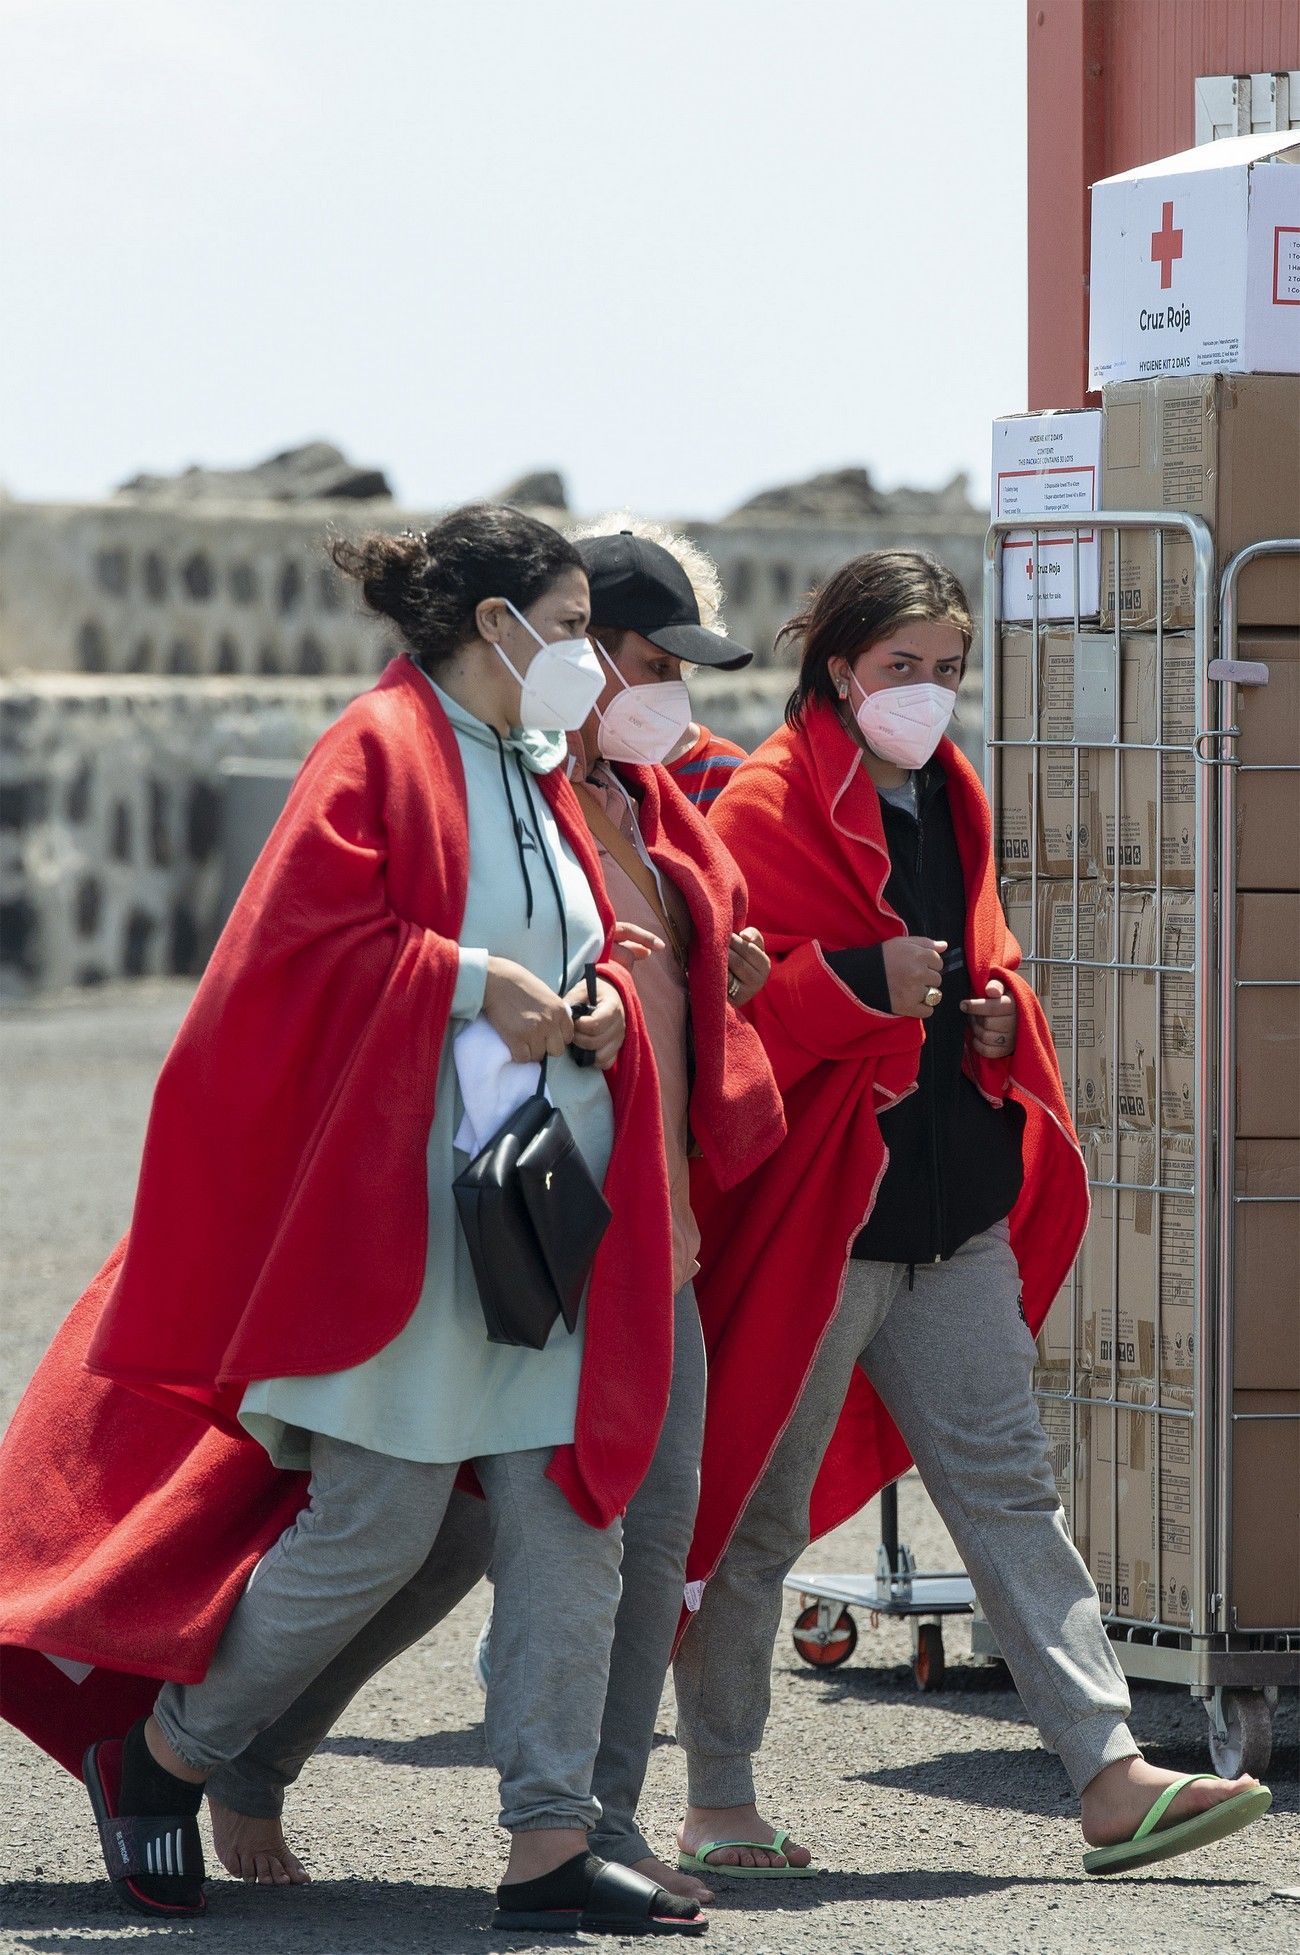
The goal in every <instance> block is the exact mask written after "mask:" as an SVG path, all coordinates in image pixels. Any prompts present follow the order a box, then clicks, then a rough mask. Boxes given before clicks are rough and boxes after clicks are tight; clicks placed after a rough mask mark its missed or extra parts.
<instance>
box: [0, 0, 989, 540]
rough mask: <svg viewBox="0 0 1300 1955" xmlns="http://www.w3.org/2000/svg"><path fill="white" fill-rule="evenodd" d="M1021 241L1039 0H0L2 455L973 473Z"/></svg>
mask: <svg viewBox="0 0 1300 1955" xmlns="http://www.w3.org/2000/svg"><path fill="white" fill-rule="evenodd" d="M1025 239H1026V224H1025V8H1024V4H1023V0H925V3H924V4H913V0H0V486H2V487H3V488H4V489H6V490H7V491H8V492H9V493H10V494H13V495H17V496H23V497H31V498H52V499H63V498H72V499H77V498H87V497H98V496H100V495H102V494H104V493H105V492H106V491H107V490H108V489H109V488H111V487H112V486H113V485H114V484H115V483H118V482H120V481H121V480H123V479H124V478H125V477H127V476H129V475H132V474H134V473H136V472H137V471H138V470H141V469H148V470H150V471H158V472H170V471H173V470H176V469H179V468H182V467H184V466H185V465H186V464H187V463H190V462H194V461H201V462H207V463H211V464H213V465H219V466H237V465H241V464H244V463H247V462H249V461H252V460H255V459H257V458H260V457H261V456H263V455H265V454H268V453H270V452H272V451H273V450H276V449H279V448H284V447H288V446H290V445H292V444H294V443H296V442H299V441H304V440H309V439H314V438H326V439H330V440H333V441H336V442H337V443H338V444H339V445H340V446H341V447H342V448H343V449H344V450H345V451H346V452H347V453H348V454H349V456H351V457H352V458H353V459H354V460H356V461H359V462H363V463H367V464H378V465H380V466H382V467H384V468H385V469H386V470H387V471H388V474H389V479H390V481H391V482H392V483H393V486H394V488H395V489H396V491H397V493H398V494H399V496H400V497H401V498H402V499H403V500H404V501H406V502H409V503H412V504H417V505H419V504H424V505H429V506H437V505H442V504H447V503H451V502H456V501H462V500H465V499H467V498H469V497H471V496H476V495H482V494H487V493H490V492H491V491H492V490H493V489H495V488H499V487H501V486H502V485H503V484H504V483H505V482H506V481H507V480H508V479H510V478H511V477H513V476H515V475H517V474H519V473H520V472H522V471H523V470H524V469H526V468H535V467H543V466H558V467H560V468H561V469H562V470H563V471H564V473H565V474H566V476H567V478H568V481H569V486H570V494H571V498H572V500H573V502H574V504H575V506H576V507H578V508H580V509H582V510H584V511H587V512H591V513H596V512H598V511H602V510H605V509H608V508H610V507H612V506H619V507H631V508H634V509H639V510H642V511H645V512H648V513H672V514H678V515H693V516H699V517H711V516H717V515H721V514H723V513H724V512H725V511H727V510H728V509H731V508H733V507H734V506H735V505H736V504H737V503H738V502H740V501H742V500H743V499H744V498H745V497H746V496H748V495H751V494H753V493H754V492H755V491H757V490H759V489H762V488H766V487H770V486H773V485H774V484H778V483H781V482H786V481H792V480H796V479H798V478H801V477H803V476H807V475H810V474H812V473H814V472H815V471H817V470H819V469H826V468H838V467H844V466H849V465H856V464H866V466H867V467H869V468H870V469H871V471H872V473H873V475H874V476H875V477H876V479H877V480H878V481H880V482H882V483H884V484H886V485H889V486H893V485H896V484H898V483H900V482H909V483H915V484H918V485H926V486H928V485H934V484H937V483H939V482H942V481H944V480H946V479H947V478H948V477H950V476H951V475H952V474H953V473H954V472H955V471H956V470H957V469H959V468H964V469H967V470H969V471H970V473H971V474H972V476H973V478H974V485H975V489H976V492H977V494H978V495H979V496H980V497H983V496H984V495H986V494H987V481H988V452H989V422H990V420H991V419H992V417H993V416H994V415H995V414H1000V413H1009V412H1014V411H1016V410H1017V409H1020V408H1023V406H1024V404H1025Z"/></svg>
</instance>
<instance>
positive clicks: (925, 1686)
mask: <svg viewBox="0 0 1300 1955" xmlns="http://www.w3.org/2000/svg"><path fill="white" fill-rule="evenodd" d="M943 1671H944V1661H943V1624H942V1623H939V1622H920V1623H918V1624H917V1626H916V1654H915V1656H914V1657H913V1659H912V1675H913V1676H914V1677H915V1679H916V1687H917V1689H918V1690H942V1689H943Z"/></svg>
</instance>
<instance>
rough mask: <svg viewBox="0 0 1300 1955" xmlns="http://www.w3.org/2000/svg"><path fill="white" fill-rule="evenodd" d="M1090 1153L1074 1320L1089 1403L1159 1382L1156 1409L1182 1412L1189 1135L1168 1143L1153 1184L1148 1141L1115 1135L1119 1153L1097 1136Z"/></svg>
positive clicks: (1187, 1385)
mask: <svg viewBox="0 0 1300 1955" xmlns="http://www.w3.org/2000/svg"><path fill="white" fill-rule="evenodd" d="M1086 1154H1087V1158H1088V1161H1089V1175H1090V1177H1091V1178H1092V1179H1093V1180H1094V1186H1093V1193H1092V1214H1091V1216H1090V1217H1089V1221H1088V1229H1087V1234H1086V1235H1085V1237H1084V1241H1083V1247H1082V1249H1081V1250H1080V1252H1079V1270H1080V1288H1081V1292H1082V1294H1081V1300H1080V1311H1081V1317H1082V1337H1081V1343H1082V1349H1083V1353H1084V1366H1085V1368H1086V1370H1087V1371H1088V1372H1089V1373H1090V1374H1091V1377H1092V1381H1093V1383H1092V1386H1091V1390H1092V1393H1093V1396H1094V1397H1096V1396H1104V1395H1107V1394H1109V1392H1110V1391H1111V1389H1112V1387H1113V1386H1115V1385H1118V1386H1119V1387H1121V1388H1123V1389H1126V1390H1127V1389H1131V1388H1133V1387H1135V1386H1136V1385H1138V1384H1139V1383H1141V1382H1142V1381H1146V1382H1147V1383H1148V1384H1149V1385H1150V1386H1151V1387H1152V1388H1153V1390H1154V1387H1155V1384H1156V1382H1157V1381H1158V1383H1159V1390H1160V1397H1161V1400H1162V1402H1164V1403H1169V1404H1186V1403H1188V1402H1189V1399H1190V1393H1191V1388H1192V1370H1193V1365H1194V1362H1195V1356H1196V1342H1195V1325H1196V1309H1195V1305H1196V1287H1195V1275H1196V1260H1195V1258H1196V1217H1195V1205H1194V1201H1193V1195H1192V1187H1193V1166H1194V1163H1193V1159H1192V1136H1191V1135H1190V1134H1168V1135H1166V1137H1165V1146H1164V1152H1163V1158H1162V1161H1161V1170H1160V1179H1159V1182H1157V1179H1156V1156H1155V1136H1154V1135H1153V1134H1140V1133H1124V1132H1121V1133H1120V1135H1119V1141H1118V1147H1116V1144H1115V1142H1114V1140H1113V1139H1112V1136H1111V1135H1110V1134H1098V1135H1096V1136H1093V1137H1090V1140H1089V1145H1088V1148H1087V1150H1086ZM1115 1183H1118V1184H1121V1185H1119V1186H1114V1185H1107V1184H1115ZM1158 1189H1166V1190H1169V1191H1185V1192H1167V1193H1160V1192H1157V1190H1158Z"/></svg>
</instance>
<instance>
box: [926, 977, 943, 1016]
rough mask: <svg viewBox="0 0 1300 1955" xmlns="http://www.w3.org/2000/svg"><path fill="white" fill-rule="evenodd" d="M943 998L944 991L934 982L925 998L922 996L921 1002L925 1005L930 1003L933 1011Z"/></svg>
mask: <svg viewBox="0 0 1300 1955" xmlns="http://www.w3.org/2000/svg"><path fill="white" fill-rule="evenodd" d="M942 998H943V993H942V991H940V989H939V987H938V985H937V984H932V985H931V986H930V989H929V990H928V991H927V992H926V994H925V996H924V998H922V1000H921V1003H922V1004H923V1005H929V1007H930V1009H931V1010H932V1011H933V1009H934V1007H935V1006H936V1005H937V1004H939V1003H940V1002H941V1000H942Z"/></svg>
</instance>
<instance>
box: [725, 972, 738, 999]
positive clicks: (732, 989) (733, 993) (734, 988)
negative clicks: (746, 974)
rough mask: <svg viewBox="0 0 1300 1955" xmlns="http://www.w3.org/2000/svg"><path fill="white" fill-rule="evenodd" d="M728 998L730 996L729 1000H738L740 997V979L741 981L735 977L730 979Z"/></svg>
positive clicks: (728, 982)
mask: <svg viewBox="0 0 1300 1955" xmlns="http://www.w3.org/2000/svg"><path fill="white" fill-rule="evenodd" d="M727 996H728V997H729V998H738V997H739V996H740V979H739V978H734V977H733V978H728V979H727Z"/></svg>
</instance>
